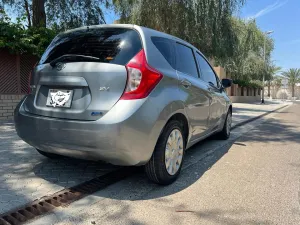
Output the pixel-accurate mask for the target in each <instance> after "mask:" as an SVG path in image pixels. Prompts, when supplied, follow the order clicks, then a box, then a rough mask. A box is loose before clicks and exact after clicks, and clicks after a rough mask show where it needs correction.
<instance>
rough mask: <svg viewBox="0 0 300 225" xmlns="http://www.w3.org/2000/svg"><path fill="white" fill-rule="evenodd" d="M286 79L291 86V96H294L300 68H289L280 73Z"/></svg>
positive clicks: (299, 78)
mask: <svg viewBox="0 0 300 225" xmlns="http://www.w3.org/2000/svg"><path fill="white" fill-rule="evenodd" d="M282 76H284V77H285V78H286V79H288V82H289V85H290V86H291V88H292V97H295V96H294V95H295V85H296V83H298V82H300V69H289V70H288V71H286V72H283V73H282Z"/></svg>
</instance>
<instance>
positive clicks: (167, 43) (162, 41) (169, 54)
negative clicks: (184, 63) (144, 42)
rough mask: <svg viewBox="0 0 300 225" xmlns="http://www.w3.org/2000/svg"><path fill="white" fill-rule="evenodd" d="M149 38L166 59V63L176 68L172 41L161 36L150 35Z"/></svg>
mask: <svg viewBox="0 0 300 225" xmlns="http://www.w3.org/2000/svg"><path fill="white" fill-rule="evenodd" d="M151 40H152V42H153V44H154V45H155V47H156V48H157V49H158V51H160V53H161V54H162V55H163V57H164V58H165V59H166V60H167V61H168V63H169V64H170V65H171V66H172V67H173V68H174V69H176V62H175V49H174V45H173V41H171V40H169V39H167V38H162V37H152V38H151Z"/></svg>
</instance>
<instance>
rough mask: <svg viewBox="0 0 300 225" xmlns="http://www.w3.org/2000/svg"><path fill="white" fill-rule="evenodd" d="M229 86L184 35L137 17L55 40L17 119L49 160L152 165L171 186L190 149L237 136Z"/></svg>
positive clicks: (157, 177) (151, 173) (153, 174)
mask: <svg viewBox="0 0 300 225" xmlns="http://www.w3.org/2000/svg"><path fill="white" fill-rule="evenodd" d="M230 85H231V80H228V79H223V80H222V81H220V80H219V79H218V77H217V76H216V74H215V72H214V70H213V69H212V67H211V66H210V64H209V63H208V61H207V60H206V59H205V57H204V56H203V55H202V54H201V52H200V51H199V50H198V49H196V48H195V47H194V46H192V45H191V44H189V43H187V42H185V41H183V40H181V39H179V38H176V37H173V36H171V35H168V34H165V33H161V32H158V31H155V30H152V29H148V28H145V27H140V26H136V25H99V26H90V27H82V28H78V29H74V30H70V31H67V32H64V33H61V34H59V35H58V36H57V37H55V38H54V40H53V41H52V42H51V44H50V45H49V47H48V48H47V50H46V51H45V53H44V54H43V56H42V57H41V60H40V61H39V63H38V64H37V65H36V66H35V68H34V70H33V72H32V74H31V78H30V93H29V94H28V95H27V96H26V97H25V98H24V99H23V100H22V101H21V102H20V103H19V105H18V106H17V108H16V110H15V118H14V119H15V126H16V130H17V133H18V135H19V136H20V137H21V138H22V139H23V140H24V141H25V142H27V143H28V144H30V145H32V146H33V147H35V148H36V149H37V150H38V152H40V153H41V154H43V155H45V156H47V157H49V158H53V157H58V156H60V155H64V156H69V157H76V158H84V159H91V160H104V161H106V162H109V163H112V164H115V165H129V166H132V165H137V166H138V165H145V170H146V173H147V175H148V177H149V178H150V179H151V180H152V181H154V182H156V183H159V184H169V183H171V182H173V181H174V180H175V179H176V178H177V177H178V175H179V173H180V170H181V166H182V162H183V158H184V153H185V150H186V149H188V148H190V147H191V146H192V145H194V144H195V143H197V142H198V141H200V140H202V139H204V138H206V137H208V136H210V135H212V134H216V133H218V135H219V137H221V138H223V139H227V138H228V137H229V135H230V128H231V118H232V105H231V102H230V99H229V98H228V97H227V95H226V93H225V91H224V89H225V88H226V87H229V86H230Z"/></svg>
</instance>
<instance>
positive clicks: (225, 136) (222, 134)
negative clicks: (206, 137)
mask: <svg viewBox="0 0 300 225" xmlns="http://www.w3.org/2000/svg"><path fill="white" fill-rule="evenodd" d="M231 125H232V112H231V109H229V110H228V112H227V116H226V120H225V123H224V126H223V129H222V131H221V132H220V133H219V134H218V137H219V138H220V139H222V140H227V139H228V138H229V137H230V131H231Z"/></svg>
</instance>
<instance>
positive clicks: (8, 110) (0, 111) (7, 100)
mask: <svg viewBox="0 0 300 225" xmlns="http://www.w3.org/2000/svg"><path fill="white" fill-rule="evenodd" d="M23 96H24V95H0V120H11V119H13V115H14V109H15V107H16V106H17V104H18V103H19V102H20V100H21V99H22V98H23Z"/></svg>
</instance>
